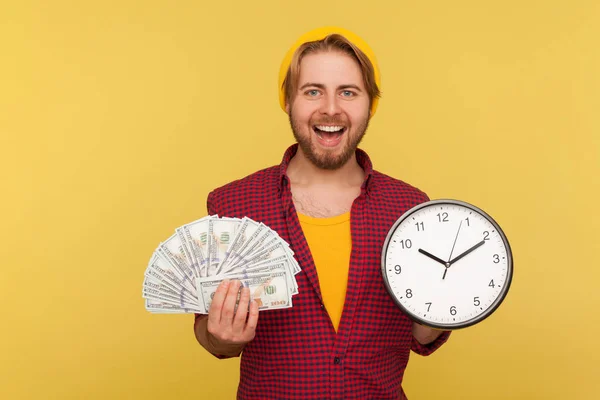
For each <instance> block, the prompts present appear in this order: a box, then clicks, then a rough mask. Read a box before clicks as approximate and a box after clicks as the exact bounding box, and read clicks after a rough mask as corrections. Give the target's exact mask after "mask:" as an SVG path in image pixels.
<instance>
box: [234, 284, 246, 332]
mask: <svg viewBox="0 0 600 400" xmlns="http://www.w3.org/2000/svg"><path fill="white" fill-rule="evenodd" d="M249 302H250V289H248V288H247V287H245V288H242V294H241V296H240V302H239V304H238V308H237V311H236V312H235V317H234V318H233V331H234V332H241V331H243V330H244V326H245V325H246V316H247V315H248V303H249Z"/></svg>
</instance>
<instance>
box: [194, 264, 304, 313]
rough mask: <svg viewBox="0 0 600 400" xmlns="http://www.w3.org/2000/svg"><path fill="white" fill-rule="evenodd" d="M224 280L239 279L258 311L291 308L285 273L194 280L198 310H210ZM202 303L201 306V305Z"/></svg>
mask: <svg viewBox="0 0 600 400" xmlns="http://www.w3.org/2000/svg"><path fill="white" fill-rule="evenodd" d="M224 278H228V279H239V280H240V281H241V282H242V285H243V286H244V287H247V288H250V299H251V300H256V302H257V303H258V309H259V310H274V309H278V308H289V307H291V306H292V298H291V295H290V291H289V289H288V284H287V282H288V280H287V277H286V273H285V272H276V273H273V274H271V273H265V274H258V275H253V276H251V277H248V278H244V277H243V276H240V277H237V276H231V277H224V276H222V275H221V276H215V277H207V278H196V285H197V287H198V303H201V304H199V305H200V308H204V309H205V310H209V309H210V305H211V303H212V299H213V296H214V295H215V292H216V290H217V287H218V286H219V284H221V282H222V280H223V279H224ZM202 303H203V304H202Z"/></svg>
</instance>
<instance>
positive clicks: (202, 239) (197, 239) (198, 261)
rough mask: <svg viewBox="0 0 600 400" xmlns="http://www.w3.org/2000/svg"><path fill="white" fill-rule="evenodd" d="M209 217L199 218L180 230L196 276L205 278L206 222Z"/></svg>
mask: <svg viewBox="0 0 600 400" xmlns="http://www.w3.org/2000/svg"><path fill="white" fill-rule="evenodd" d="M209 220H210V217H204V218H200V219H199V220H196V221H194V222H191V223H189V224H185V225H183V226H182V227H181V228H180V229H181V230H182V231H183V235H184V236H185V239H186V240H185V242H186V244H187V246H188V248H189V249H190V252H191V253H192V257H193V258H194V265H195V267H196V269H197V270H198V276H206V257H207V252H208V221H209Z"/></svg>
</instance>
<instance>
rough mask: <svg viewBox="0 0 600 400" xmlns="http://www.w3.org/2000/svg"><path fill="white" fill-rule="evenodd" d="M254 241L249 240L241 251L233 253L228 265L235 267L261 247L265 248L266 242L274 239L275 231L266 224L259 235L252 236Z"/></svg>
mask: <svg viewBox="0 0 600 400" xmlns="http://www.w3.org/2000/svg"><path fill="white" fill-rule="evenodd" d="M251 239H252V241H249V242H248V243H247V245H246V246H244V248H242V249H240V251H239V252H238V253H236V254H234V255H233V257H232V258H231V261H230V262H229V264H228V267H233V266H235V265H237V264H239V263H241V262H244V259H246V258H248V257H249V255H251V254H254V253H256V252H257V251H260V249H262V248H264V245H265V243H268V242H269V241H271V240H272V239H273V231H272V230H270V229H269V227H267V226H266V225H263V226H262V229H260V232H257V235H256V236H255V237H253V238H251Z"/></svg>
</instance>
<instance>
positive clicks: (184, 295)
mask: <svg viewBox="0 0 600 400" xmlns="http://www.w3.org/2000/svg"><path fill="white" fill-rule="evenodd" d="M142 288H143V289H142V290H146V289H148V290H150V289H152V290H156V291H158V292H159V293H164V294H167V295H170V296H176V297H177V298H179V299H181V300H182V301H186V302H190V303H194V302H195V303H197V302H198V298H197V297H196V296H192V295H191V294H189V293H188V292H186V291H185V290H183V288H175V287H173V286H171V285H169V284H167V283H164V282H162V281H161V280H160V279H158V278H155V277H154V276H152V275H151V276H148V275H146V276H144V284H143V286H142Z"/></svg>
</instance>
